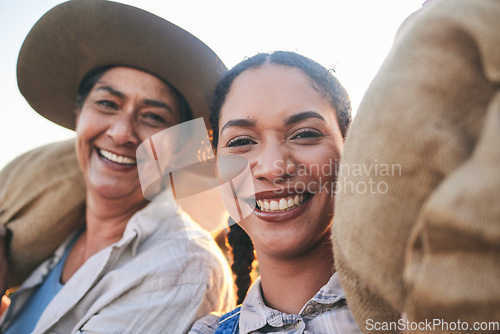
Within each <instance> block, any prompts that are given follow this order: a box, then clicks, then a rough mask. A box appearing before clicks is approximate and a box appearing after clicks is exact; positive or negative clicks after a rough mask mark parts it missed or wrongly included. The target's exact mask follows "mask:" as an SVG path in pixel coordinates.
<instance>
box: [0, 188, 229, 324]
mask: <svg viewBox="0 0 500 334" xmlns="http://www.w3.org/2000/svg"><path fill="white" fill-rule="evenodd" d="M167 197H168V198H167V201H166V202H152V203H150V204H149V205H148V206H146V207H145V208H144V209H142V210H141V211H139V212H137V213H136V214H135V215H134V216H133V217H132V218H131V220H130V221H129V223H128V224H127V227H126V229H125V232H124V234H123V237H122V239H121V240H119V241H118V242H116V243H115V244H113V245H111V246H109V247H107V248H105V249H103V250H102V251H100V252H99V253H97V254H95V255H94V256H92V257H91V258H90V259H88V260H87V262H85V264H84V265H83V266H82V267H81V268H80V269H79V270H78V271H77V272H76V273H75V274H74V275H73V276H72V277H71V279H70V280H69V281H68V282H67V283H66V284H65V285H64V287H63V288H62V290H61V291H60V292H59V293H58V294H57V295H56V296H55V297H54V299H53V300H52V301H51V302H50V304H49V305H48V306H47V308H46V309H45V311H44V312H43V314H42V316H41V317H40V319H39V321H38V323H37V326H36V327H35V330H34V333H83V332H84V333H186V332H187V331H188V329H189V328H190V326H191V324H192V323H193V322H194V321H195V320H196V319H198V318H200V317H202V316H204V315H205V314H208V313H209V312H211V311H219V312H225V311H228V310H229V309H231V308H232V307H233V306H234V294H233V290H232V277H231V274H230V271H229V268H228V266H227V263H226V261H225V259H224V257H223V255H222V253H221V252H220V249H219V248H218V246H217V245H216V244H215V242H214V241H213V239H212V238H211V236H210V235H209V233H208V232H206V231H205V230H203V229H201V228H200V227H199V226H198V225H197V224H196V223H194V222H193V221H192V220H191V219H190V218H189V216H187V215H186V214H185V213H182V212H181V211H179V207H178V206H177V205H176V204H175V202H174V200H173V197H172V195H171V194H170V193H169V194H168V195H167ZM66 244H67V242H65V243H63V244H62V245H61V246H60V247H59V249H58V250H57V251H56V252H55V254H54V256H53V257H52V258H50V259H48V260H47V261H45V262H44V263H42V264H41V265H40V266H39V267H38V268H37V269H36V270H35V271H34V272H33V273H32V274H31V276H30V277H29V278H28V279H27V280H26V281H25V282H24V283H23V285H22V287H21V288H20V289H19V290H18V291H17V292H16V293H15V294H14V295H13V296H12V303H11V306H10V308H9V309H8V311H7V312H6V314H4V316H3V318H2V319H1V326H2V327H1V328H0V331H2V330H3V329H5V328H6V326H8V324H9V323H10V322H11V321H12V320H13V319H14V318H15V316H16V314H17V313H18V312H20V311H22V306H23V305H24V304H25V303H26V302H27V301H28V298H29V296H30V295H31V293H32V292H33V288H35V287H37V286H39V285H40V284H41V283H42V282H43V279H44V277H46V275H47V274H48V273H49V271H50V270H51V269H52V268H53V267H54V266H55V264H57V262H58V261H59V260H60V258H61V256H62V254H63V252H64V249H65V246H66Z"/></svg>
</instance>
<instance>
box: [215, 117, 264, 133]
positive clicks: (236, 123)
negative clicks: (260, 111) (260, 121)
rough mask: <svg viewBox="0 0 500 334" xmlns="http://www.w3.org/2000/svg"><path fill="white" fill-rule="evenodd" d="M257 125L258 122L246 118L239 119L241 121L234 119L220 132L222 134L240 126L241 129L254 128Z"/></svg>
mask: <svg viewBox="0 0 500 334" xmlns="http://www.w3.org/2000/svg"><path fill="white" fill-rule="evenodd" d="M255 124H256V121H255V120H253V119H246V118H239V119H232V120H230V121H227V122H226V124H224V126H223V127H222V129H221V130H220V133H222V132H223V131H224V130H225V129H227V128H230V127H233V126H239V127H247V128H248V127H254V126H255Z"/></svg>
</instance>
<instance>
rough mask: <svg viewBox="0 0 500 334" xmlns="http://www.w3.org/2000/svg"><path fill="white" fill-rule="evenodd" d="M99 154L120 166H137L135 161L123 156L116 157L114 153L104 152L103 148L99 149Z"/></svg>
mask: <svg viewBox="0 0 500 334" xmlns="http://www.w3.org/2000/svg"><path fill="white" fill-rule="evenodd" d="M99 153H101V155H102V156H103V157H105V158H106V159H108V160H111V161H113V162H116V163H119V164H122V165H135V163H136V160H135V159H132V158H129V157H125V156H123V155H116V154H114V153H112V152H109V151H106V150H103V149H102V148H101V149H99Z"/></svg>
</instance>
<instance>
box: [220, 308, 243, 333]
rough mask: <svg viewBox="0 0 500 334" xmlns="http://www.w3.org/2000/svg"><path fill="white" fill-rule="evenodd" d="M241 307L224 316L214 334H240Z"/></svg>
mask: <svg viewBox="0 0 500 334" xmlns="http://www.w3.org/2000/svg"><path fill="white" fill-rule="evenodd" d="M240 311H241V306H238V307H237V308H235V309H234V310H232V311H231V312H229V313H226V314H224V315H223V316H222V317H220V319H219V325H218V326H217V329H216V330H215V333H214V334H238V333H239V332H240V330H239V328H238V327H239V326H238V325H239V324H240Z"/></svg>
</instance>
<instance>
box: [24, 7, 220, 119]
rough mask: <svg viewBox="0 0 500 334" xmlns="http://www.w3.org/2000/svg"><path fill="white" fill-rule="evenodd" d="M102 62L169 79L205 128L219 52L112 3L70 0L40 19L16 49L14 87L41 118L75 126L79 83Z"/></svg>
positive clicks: (151, 17)
mask: <svg viewBox="0 0 500 334" xmlns="http://www.w3.org/2000/svg"><path fill="white" fill-rule="evenodd" d="M106 65H117V66H129V67H133V68H137V69H141V70H144V71H146V72H149V73H152V74H154V75H156V76H158V77H160V78H162V79H164V80H165V81H167V82H169V83H170V84H171V85H172V86H174V87H175V88H176V89H177V90H178V91H179V93H180V94H181V95H182V96H183V97H184V98H185V99H186V101H187V103H188V104H189V106H190V108H191V111H192V113H193V117H194V118H198V117H203V118H204V120H205V124H206V126H207V128H208V129H210V124H209V122H208V115H209V108H208V105H209V96H210V94H211V93H212V90H213V89H214V87H215V85H216V83H217V81H218V80H219V78H220V77H221V76H222V74H223V73H224V72H225V71H226V70H227V69H226V67H225V66H224V64H223V63H222V61H221V60H220V59H219V57H218V56H217V55H216V54H215V53H214V52H213V51H212V50H211V49H210V48H209V47H208V46H207V45H206V44H204V43H203V42H202V41H200V40H199V39H198V38H196V37H195V36H193V35H192V34H190V33H189V32H187V31H185V30H184V29H182V28H180V27H178V26H176V25H174V24H172V23H170V22H168V21H167V20H165V19H163V18H161V17H158V16H156V15H154V14H151V13H149V12H147V11H144V10H142V9H139V8H136V7H132V6H128V5H124V4H120V3H116V2H112V1H103V0H72V1H68V2H65V3H62V4H60V5H58V6H56V7H54V8H52V9H51V10H50V11H48V12H47V13H46V14H45V15H44V16H43V17H42V18H40V20H39V21H38V22H37V23H36V24H35V25H34V26H33V28H32V29H31V31H30V32H29V34H28V36H27V37H26V39H25V41H24V44H23V46H22V47H21V51H20V53H19V59H18V63H17V80H18V85H19V90H20V91H21V93H22V94H23V96H24V97H25V98H26V100H27V101H28V103H29V104H30V105H31V107H32V108H33V109H35V110H36V111H37V112H38V113H39V114H40V115H42V116H44V117H45V118H47V119H49V120H51V121H52V122H54V123H57V124H59V125H61V126H63V127H66V128H69V129H74V128H75V118H76V114H75V112H74V111H75V98H76V95H77V93H78V88H79V85H80V82H81V80H82V78H83V77H84V76H85V75H86V74H87V73H88V72H89V71H90V70H92V69H94V68H97V67H100V66H106Z"/></svg>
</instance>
